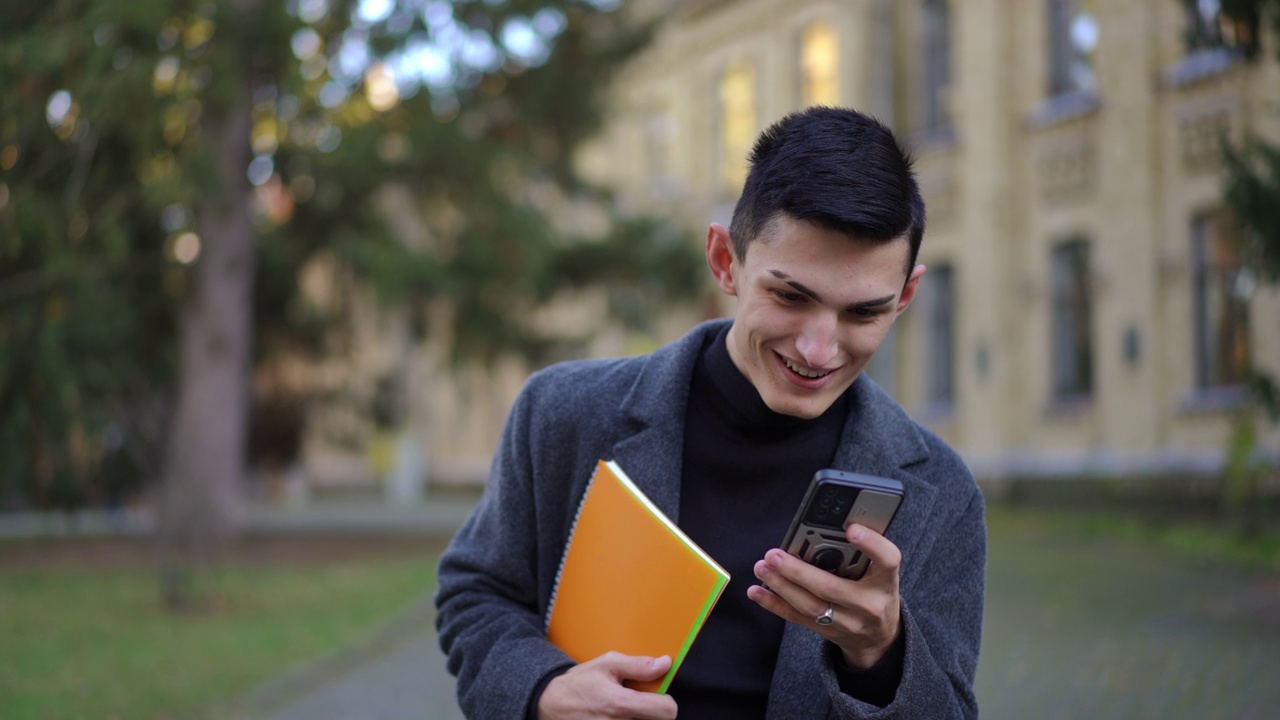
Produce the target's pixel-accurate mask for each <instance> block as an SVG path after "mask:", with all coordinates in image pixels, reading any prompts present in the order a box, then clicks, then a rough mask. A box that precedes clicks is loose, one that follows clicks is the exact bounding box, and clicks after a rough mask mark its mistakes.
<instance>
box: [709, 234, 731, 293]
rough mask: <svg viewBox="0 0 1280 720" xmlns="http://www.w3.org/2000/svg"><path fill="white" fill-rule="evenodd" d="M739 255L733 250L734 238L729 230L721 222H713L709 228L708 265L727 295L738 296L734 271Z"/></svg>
mask: <svg viewBox="0 0 1280 720" xmlns="http://www.w3.org/2000/svg"><path fill="white" fill-rule="evenodd" d="M737 263H738V259H737V256H736V255H735V254H734V250H733V238H732V237H730V236H729V231H728V230H726V229H725V227H724V226H723V225H721V224H720V223H711V226H710V227H709V228H707V267H709V268H711V275H712V277H714V278H715V279H716V285H719V286H720V290H721V292H723V293H724V294H726V295H733V296H737V294H738V290H737V287H736V286H735V284H734V278H733V273H734V270H736V269H737V267H738V265H737Z"/></svg>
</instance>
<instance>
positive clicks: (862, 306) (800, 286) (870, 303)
mask: <svg viewBox="0 0 1280 720" xmlns="http://www.w3.org/2000/svg"><path fill="white" fill-rule="evenodd" d="M769 274H770V275H772V276H774V277H776V278H778V279H779V280H781V281H782V282H784V283H786V284H787V285H789V286H791V289H793V290H795V291H796V292H798V293H800V294H801V295H804V296H805V297H808V298H809V299H811V300H813V301H814V302H819V303H820V302H822V297H821V296H819V295H818V293H816V292H814V291H813V290H812V289H810V288H808V287H806V286H805V285H804V283H801V282H799V281H797V280H792V279H791V276H790V275H788V274H786V273H784V272H782V271H781V270H770V271H769ZM894 297H895V296H894V295H885V296H884V297H881V298H876V299H874V300H863V301H862V302H856V303H854V304H852V305H850V306H849V307H847V308H845V311H846V312H856V311H858V310H870V309H871V308H875V307H880V306H881V305H887V304H888V303H891V302H893V298H894Z"/></svg>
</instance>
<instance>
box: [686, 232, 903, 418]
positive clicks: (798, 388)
mask: <svg viewBox="0 0 1280 720" xmlns="http://www.w3.org/2000/svg"><path fill="white" fill-rule="evenodd" d="M908 254H909V247H908V243H907V239H906V238H905V237H903V238H899V239H898V240H895V241H893V242H887V243H883V242H862V241H855V240H851V239H850V238H849V237H848V236H846V235H843V234H841V233H837V232H832V231H829V230H825V229H823V228H821V227H818V226H817V225H813V224H810V223H807V222H803V221H799V220H794V219H792V218H789V217H786V216H780V217H778V218H776V219H775V220H774V221H773V222H771V223H769V224H768V225H766V227H765V229H764V231H762V232H761V234H760V237H759V238H757V239H756V241H755V242H752V243H751V247H750V250H749V252H748V253H747V258H746V260H745V261H743V260H740V259H739V258H738V257H737V256H736V254H735V253H734V251H733V243H732V241H731V239H730V237H729V233H728V231H727V230H725V228H723V227H721V226H720V225H716V224H713V225H712V226H711V229H710V231H709V232H708V234H707V262H708V264H709V265H710V266H711V270H712V273H713V274H714V275H715V276H716V280H717V282H718V284H719V285H720V287H721V289H722V290H724V292H726V293H728V294H729V295H733V296H735V297H737V299H738V307H737V311H736V313H735V315H734V323H733V327H732V328H731V329H730V330H729V336H728V344H729V356H730V357H731V358H732V359H733V363H734V365H736V366H737V367H738V369H739V370H740V371H741V372H742V374H743V375H746V376H747V379H749V380H750V381H751V383H752V385H754V386H755V388H756V390H757V391H759V393H760V397H761V398H762V399H763V400H764V402H765V404H766V405H768V406H769V408H770V409H772V410H773V411H774V412H778V413H782V414H785V415H792V416H795V417H801V418H815V417H818V416H819V415H821V414H822V413H824V412H826V410H827V408H829V407H831V404H832V403H834V402H835V401H836V399H837V398H838V397H840V395H841V394H842V393H843V392H844V391H845V390H847V389H848V388H849V386H850V385H852V384H853V381H854V380H856V379H857V378H858V375H859V374H860V373H861V372H862V371H863V369H864V368H866V366H867V363H868V362H870V360H871V356H872V355H873V354H874V353H875V351H876V349H877V348H879V347H880V343H882V342H884V339H885V336H886V335H887V334H888V333H889V327H890V326H891V325H893V321H894V320H895V319H897V317H898V315H899V314H901V313H902V311H903V310H905V309H906V308H907V305H909V304H910V303H911V300H912V298H913V297H914V296H915V291H916V286H917V285H918V284H919V281H920V276H921V275H923V274H924V267H923V266H916V267H915V268H914V269H913V270H912V272H911V275H910V277H908V276H907V275H906V273H905V271H904V268H905V267H906V265H907V258H908Z"/></svg>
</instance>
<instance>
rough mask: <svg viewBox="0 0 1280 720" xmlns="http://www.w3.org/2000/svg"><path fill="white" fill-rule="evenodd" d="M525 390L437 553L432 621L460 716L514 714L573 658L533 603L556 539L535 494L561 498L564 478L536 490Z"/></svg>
mask: <svg viewBox="0 0 1280 720" xmlns="http://www.w3.org/2000/svg"><path fill="white" fill-rule="evenodd" d="M533 395H534V393H533V392H531V391H530V389H529V386H528V385H527V386H526V388H525V390H523V391H522V392H521V395H520V397H519V398H518V399H517V400H516V403H515V405H514V407H513V409H512V411H511V414H510V415H509V417H508V419H507V424H506V427H505V428H504V430H503V435H502V439H501V443H500V445H499V447H498V451H497V453H496V454H495V456H494V460H493V464H492V467H491V470H490V474H489V480H488V484H487V485H486V488H485V492H484V495H483V496H482V497H481V499H480V502H479V503H478V505H477V506H476V508H475V510H474V511H473V512H472V514H471V516H470V517H469V518H468V519H467V521H466V522H465V523H464V524H463V526H462V527H461V529H460V530H459V531H458V533H457V534H456V535H455V536H454V538H453V540H452V541H451V542H450V544H449V547H448V548H447V549H446V550H445V552H444V554H443V555H442V556H441V559H440V566H439V573H438V589H437V592H436V598H435V602H436V628H437V631H438V634H439V638H440V646H441V648H442V649H443V650H444V651H445V653H446V654H447V656H448V662H447V667H448V670H449V672H450V673H452V674H453V675H455V676H456V677H457V694H458V702H459V704H460V705H461V707H462V709H463V711H464V713H465V714H466V716H467V717H476V718H498V717H505V718H516V717H524V715H525V712H526V710H527V708H528V705H529V702H530V696H531V694H532V692H533V691H534V689H535V688H536V687H537V686H538V685H539V682H540V681H541V680H542V678H544V677H546V676H547V675H548V674H549V673H552V672H555V671H557V670H561V669H563V668H565V667H567V666H569V665H572V664H573V661H572V660H571V659H570V658H569V657H568V656H567V655H565V654H564V653H563V652H562V651H560V650H559V649H558V648H556V647H555V646H554V645H552V644H551V643H550V642H548V641H547V640H546V637H545V634H544V627H543V624H544V620H543V617H542V613H541V610H540V608H541V606H542V604H543V603H544V602H545V598H546V596H547V595H548V594H549V590H550V584H551V582H552V581H553V580H552V579H549V578H548V577H547V575H548V573H550V574H551V575H552V578H553V577H554V572H555V567H556V566H557V565H558V562H559V558H558V557H554V558H552V557H548V553H553V552H554V550H553V549H552V548H554V547H558V546H560V545H562V544H563V539H562V538H558V537H556V533H557V532H558V530H559V528H558V526H559V524H560V521H559V520H557V518H556V516H557V514H558V513H557V512H556V511H555V508H554V507H543V508H540V507H539V505H538V499H539V495H550V494H551V493H557V492H558V493H559V494H560V495H562V496H565V495H567V493H568V491H569V485H570V482H569V481H568V480H561V479H558V478H552V477H547V478H546V479H547V480H552V481H553V482H551V483H550V484H551V485H553V487H544V488H541V491H542V492H539V490H540V488H539V487H538V483H537V481H538V480H540V479H542V478H540V476H539V475H538V471H537V470H535V463H534V457H533V456H532V455H531V452H530V448H531V445H532V444H533V443H534V442H535V441H536V439H535V438H534V437H533V436H534V435H535V434H536V432H537V428H536V426H535V425H536V419H537V418H536V412H535V411H534V409H533V408H534V405H535V401H534V399H533V397H532V396H533ZM553 464H554V463H553ZM558 470H559V468H558V467H553V468H551V469H550V473H549V474H553V473H555V472H557V471H558ZM564 502H568V500H567V498H566V499H565V500H564ZM540 516H541V517H540ZM566 532H567V531H566Z"/></svg>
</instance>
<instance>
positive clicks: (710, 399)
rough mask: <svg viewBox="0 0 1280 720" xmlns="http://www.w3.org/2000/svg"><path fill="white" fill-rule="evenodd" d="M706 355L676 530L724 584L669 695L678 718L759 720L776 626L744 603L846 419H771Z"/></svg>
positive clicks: (729, 368) (748, 390) (738, 378)
mask: <svg viewBox="0 0 1280 720" xmlns="http://www.w3.org/2000/svg"><path fill="white" fill-rule="evenodd" d="M727 334H728V331H727V330H726V331H724V332H721V333H720V334H719V336H717V337H716V338H715V339H714V340H713V341H712V342H711V344H710V345H708V346H707V347H706V348H705V349H704V350H703V353H702V356H701V357H700V358H699V360H698V363H697V366H696V367H695V369H694V372H693V380H692V385H691V386H690V390H689V406H688V408H687V410H686V411H685V432H684V469H683V478H682V481H681V490H680V522H679V524H680V527H681V528H682V529H683V530H684V531H685V532H686V533H687V534H688V535H689V537H690V538H692V539H693V541H694V542H696V543H697V544H698V545H700V546H701V547H702V548H703V549H704V550H706V551H707V553H708V554H710V555H711V557H713V558H715V559H716V561H717V562H719V563H720V564H721V565H722V566H724V568H725V569H726V570H728V571H729V575H730V577H731V579H730V580H729V585H728V587H727V588H725V591H724V594H723V595H721V597H720V601H719V603H717V604H716V607H715V609H714V610H713V611H712V612H711V615H710V616H709V617H708V618H707V622H706V625H704V626H703V628H702V631H701V632H700V633H699V634H698V638H697V639H696V640H695V641H694V643H693V646H692V647H691V648H690V649H689V653H688V655H687V656H685V661H684V664H683V665H681V666H680V671H679V672H678V673H676V677H675V680H674V681H673V682H672V684H671V687H670V693H671V696H672V697H674V698H675V700H676V703H677V704H678V705H679V707H680V717H688V718H697V719H698V720H703V719H711V718H733V719H734V720H742V719H743V718H763V717H764V716H765V708H766V705H767V703H768V692H769V684H770V681H771V680H772V677H773V668H774V664H775V663H776V661H777V657H778V648H779V646H780V644H781V642H782V631H783V626H784V624H785V623H784V621H783V620H782V619H781V618H779V617H778V616H776V615H774V614H772V613H770V612H768V611H767V610H765V609H763V608H761V607H760V606H759V605H757V604H756V603H755V602H753V601H752V600H751V599H749V598H748V597H747V588H748V587H750V586H751V585H754V584H757V582H758V581H757V580H756V577H755V573H754V571H753V566H754V565H755V563H756V561H758V560H760V559H761V558H763V557H764V554H765V552H766V551H767V550H769V548H774V547H778V545H779V543H781V542H782V538H783V535H785V534H786V532H787V528H788V527H789V526H790V524H791V519H792V516H793V515H794V514H795V511H796V508H797V507H799V505H800V501H801V500H802V499H803V498H804V493H805V490H806V489H807V488H808V486H809V481H810V480H811V479H812V478H813V475H814V473H816V472H817V471H818V470H820V469H822V468H824V467H829V466H830V464H831V462H832V459H833V458H834V457H835V451H836V446H837V445H838V444H839V442H840V434H841V432H842V431H843V429H844V419H845V417H846V416H847V414H848V398H847V396H844V395H842V396H841V397H840V399H838V400H837V401H836V402H835V404H833V405H832V407H831V408H829V409H828V410H827V411H826V412H825V413H824V414H823V415H822V416H821V417H818V418H815V419H813V420H802V419H800V418H795V417H791V416H788V415H781V414H778V413H775V412H773V411H772V410H770V409H769V407H768V406H767V405H765V404H764V401H763V400H762V399H761V398H760V393H759V392H757V391H756V389H755V387H754V386H753V385H752V384H751V382H750V381H749V380H747V378H746V377H745V376H744V375H743V374H742V373H741V372H740V371H739V370H738V368H737V366H735V365H734V364H733V361H732V359H731V358H730V357H729V351H728V348H727V346H726V345H725V338H726V336H727Z"/></svg>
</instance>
